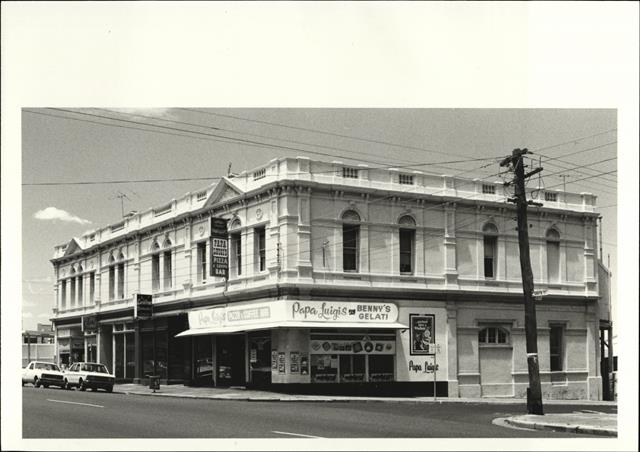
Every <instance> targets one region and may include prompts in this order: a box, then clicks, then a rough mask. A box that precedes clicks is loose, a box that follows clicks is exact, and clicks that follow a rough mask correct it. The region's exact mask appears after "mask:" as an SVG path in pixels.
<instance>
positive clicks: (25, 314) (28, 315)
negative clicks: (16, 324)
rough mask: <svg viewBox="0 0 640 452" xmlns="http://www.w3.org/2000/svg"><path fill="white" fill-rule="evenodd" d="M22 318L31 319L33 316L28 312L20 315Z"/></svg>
mask: <svg viewBox="0 0 640 452" xmlns="http://www.w3.org/2000/svg"><path fill="white" fill-rule="evenodd" d="M22 318H23V319H32V318H33V314H32V313H30V312H23V313H22Z"/></svg>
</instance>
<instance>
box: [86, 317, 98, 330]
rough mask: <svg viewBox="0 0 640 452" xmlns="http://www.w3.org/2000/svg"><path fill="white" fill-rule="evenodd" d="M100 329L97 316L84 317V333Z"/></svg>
mask: <svg viewBox="0 0 640 452" xmlns="http://www.w3.org/2000/svg"><path fill="white" fill-rule="evenodd" d="M97 329H98V316H97V315H96V314H93V315H85V316H83V317H82V331H84V332H89V331H96V330H97Z"/></svg>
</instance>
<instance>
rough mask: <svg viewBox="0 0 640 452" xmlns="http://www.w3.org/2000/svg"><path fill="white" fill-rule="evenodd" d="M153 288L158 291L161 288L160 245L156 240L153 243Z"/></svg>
mask: <svg viewBox="0 0 640 452" xmlns="http://www.w3.org/2000/svg"><path fill="white" fill-rule="evenodd" d="M151 250H152V251H151V252H152V253H153V254H152V255H151V290H152V291H153V292H156V291H158V290H159V289H160V245H158V242H156V241H154V242H153V245H151Z"/></svg>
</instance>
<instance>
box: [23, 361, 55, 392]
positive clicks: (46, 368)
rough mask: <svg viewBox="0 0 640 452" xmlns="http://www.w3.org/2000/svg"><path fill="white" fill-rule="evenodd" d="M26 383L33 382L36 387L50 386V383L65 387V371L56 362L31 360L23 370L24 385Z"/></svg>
mask: <svg viewBox="0 0 640 452" xmlns="http://www.w3.org/2000/svg"><path fill="white" fill-rule="evenodd" d="M25 383H32V384H33V386H35V387H36V388H39V387H40V386H44V387H45V388H48V387H49V385H51V386H58V387H60V388H63V387H64V373H63V372H62V371H61V370H60V368H59V367H58V366H57V365H56V364H53V363H45V362H42V361H31V362H30V363H29V364H28V365H27V367H25V368H24V369H23V370H22V386H24V384H25Z"/></svg>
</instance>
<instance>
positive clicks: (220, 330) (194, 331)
mask: <svg viewBox="0 0 640 452" xmlns="http://www.w3.org/2000/svg"><path fill="white" fill-rule="evenodd" d="M274 328H342V329H392V330H405V329H408V328H409V327H408V326H407V325H405V324H403V323H399V322H393V323H348V322H293V321H286V320H285V321H281V322H273V323H263V324H256V325H245V326H237V327H212V328H191V329H188V330H186V331H183V332H182V333H179V334H177V335H176V337H185V336H201V335H209V334H233V333H240V332H244V331H256V330H269V329H274Z"/></svg>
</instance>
